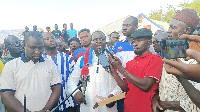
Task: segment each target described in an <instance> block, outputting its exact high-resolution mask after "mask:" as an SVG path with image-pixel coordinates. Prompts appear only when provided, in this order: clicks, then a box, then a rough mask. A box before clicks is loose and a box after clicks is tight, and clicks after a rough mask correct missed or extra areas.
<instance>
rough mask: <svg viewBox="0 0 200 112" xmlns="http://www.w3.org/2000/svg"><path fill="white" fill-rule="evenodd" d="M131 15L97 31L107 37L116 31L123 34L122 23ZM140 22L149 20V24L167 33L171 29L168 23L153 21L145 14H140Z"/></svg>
mask: <svg viewBox="0 0 200 112" xmlns="http://www.w3.org/2000/svg"><path fill="white" fill-rule="evenodd" d="M130 16H131V15H128V16H126V17H124V18H121V19H119V20H117V21H114V22H112V23H110V24H108V25H106V26H104V27H101V28H99V29H97V30H98V31H102V32H104V33H105V35H110V34H111V33H112V32H113V31H116V32H119V33H121V31H122V23H123V21H124V20H125V19H126V18H127V17H130ZM137 18H138V20H139V19H144V18H145V19H147V20H148V21H149V22H151V23H152V24H153V25H155V26H156V27H158V29H160V30H162V31H164V32H166V31H167V30H168V28H169V23H167V22H163V21H157V20H151V19H149V18H148V17H147V16H145V15H144V14H143V13H141V14H139V15H138V16H137Z"/></svg>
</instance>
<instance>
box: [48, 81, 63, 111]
mask: <svg viewBox="0 0 200 112" xmlns="http://www.w3.org/2000/svg"><path fill="white" fill-rule="evenodd" d="M51 89H52V93H51V96H50V98H49V100H48V102H47V103H46V105H45V107H46V108H47V109H50V110H51V109H53V107H54V106H55V105H56V104H57V103H58V100H59V97H60V94H61V85H56V86H53V87H52V88H51Z"/></svg>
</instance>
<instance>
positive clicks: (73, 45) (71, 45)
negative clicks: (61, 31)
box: [69, 41, 80, 52]
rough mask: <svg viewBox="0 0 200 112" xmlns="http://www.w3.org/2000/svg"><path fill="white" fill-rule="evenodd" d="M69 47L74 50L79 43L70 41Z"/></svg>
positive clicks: (78, 46)
mask: <svg viewBox="0 0 200 112" xmlns="http://www.w3.org/2000/svg"><path fill="white" fill-rule="evenodd" d="M69 47H70V50H71V51H72V52H74V51H75V50H77V49H78V48H80V44H79V43H78V42H77V41H71V42H70V45H69Z"/></svg>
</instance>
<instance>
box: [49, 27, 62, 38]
mask: <svg viewBox="0 0 200 112" xmlns="http://www.w3.org/2000/svg"><path fill="white" fill-rule="evenodd" d="M54 28H55V30H53V31H52V32H51V33H52V34H53V35H54V36H55V37H56V38H60V37H61V31H60V30H58V25H57V24H55V25H54Z"/></svg>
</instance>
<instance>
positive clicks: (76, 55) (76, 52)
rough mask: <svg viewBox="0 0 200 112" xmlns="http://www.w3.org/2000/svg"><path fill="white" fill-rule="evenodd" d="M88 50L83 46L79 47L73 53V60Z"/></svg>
mask: <svg viewBox="0 0 200 112" xmlns="http://www.w3.org/2000/svg"><path fill="white" fill-rule="evenodd" d="M86 51H87V50H85V49H83V47H81V48H79V49H77V50H76V51H74V54H73V60H74V61H75V62H76V61H77V60H78V58H79V57H81V56H83V54H84V53H85V52H86Z"/></svg>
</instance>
